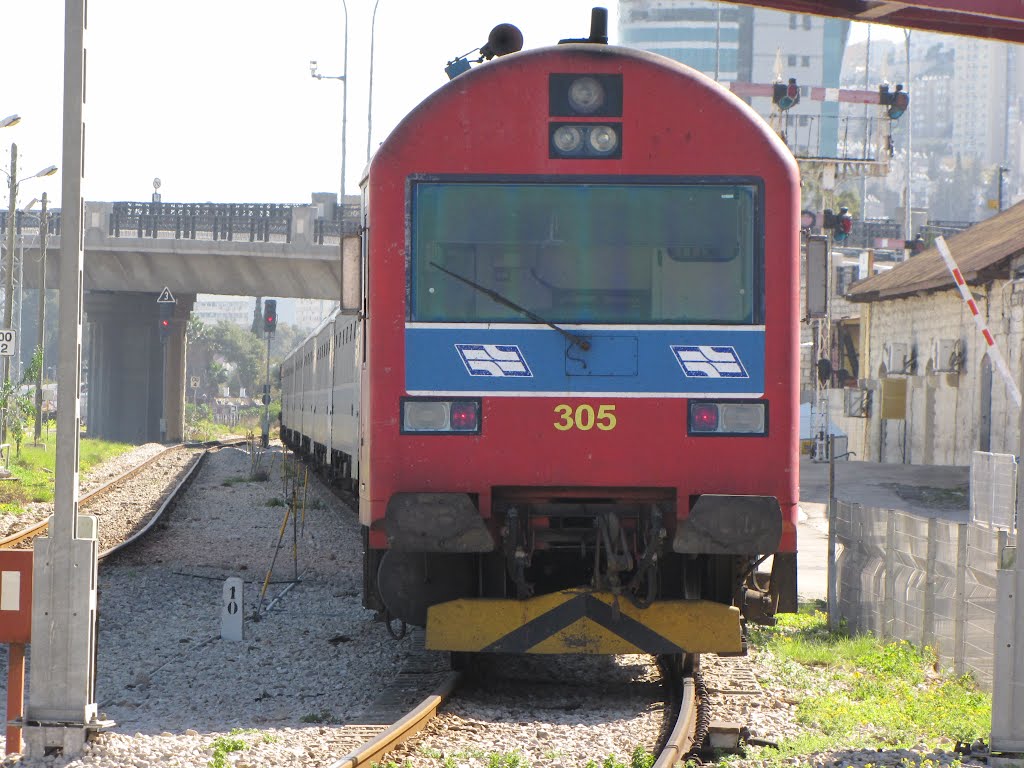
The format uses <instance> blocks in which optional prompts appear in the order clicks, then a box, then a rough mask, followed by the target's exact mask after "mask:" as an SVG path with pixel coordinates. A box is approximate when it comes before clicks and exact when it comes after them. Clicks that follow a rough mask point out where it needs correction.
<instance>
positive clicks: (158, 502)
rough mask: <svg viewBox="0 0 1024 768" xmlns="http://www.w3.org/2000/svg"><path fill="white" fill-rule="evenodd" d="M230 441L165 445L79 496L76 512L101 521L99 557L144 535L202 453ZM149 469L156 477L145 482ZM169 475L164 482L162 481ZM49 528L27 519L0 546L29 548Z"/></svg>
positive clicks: (187, 477) (175, 495)
mask: <svg viewBox="0 0 1024 768" xmlns="http://www.w3.org/2000/svg"><path fill="white" fill-rule="evenodd" d="M234 442H236V441H225V442H224V443H214V444H207V445H205V446H196V445H188V444H178V445H171V446H168V447H166V448H165V449H164V450H162V451H160V452H159V453H157V454H155V455H153V456H150V457H149V458H147V459H146V460H145V461H142V462H141V463H139V464H138V465H136V466H134V467H132V468H131V469H129V470H128V471H126V472H124V473H122V474H120V475H118V476H117V477H115V478H113V479H112V480H110V481H108V482H106V483H104V484H103V485H101V486H99V487H98V488H95V489H93V490H91V491H89V492H87V493H84V494H82V496H81V497H80V498H79V510H80V511H81V512H82V513H86V514H96V515H97V516H99V517H100V519H101V521H102V523H103V524H101V525H100V526H99V534H98V535H99V548H100V554H99V558H100V559H103V558H105V557H107V556H109V555H110V554H112V553H114V552H116V551H118V550H119V549H121V548H122V547H124V546H127V545H128V544H130V543H132V542H134V541H135V540H137V539H138V538H140V537H141V536H143V535H145V534H146V532H147V531H149V530H150V529H151V528H152V526H153V525H155V524H156V522H157V521H158V520H159V519H160V516H161V515H162V514H163V512H164V511H165V510H166V509H167V508H168V507H170V506H171V505H173V503H174V500H175V498H176V497H177V495H178V493H179V492H180V490H181V489H182V488H183V487H184V486H185V485H187V483H188V482H189V480H190V479H191V478H192V477H193V476H194V474H195V471H196V470H197V469H198V467H199V465H200V463H201V462H202V459H203V457H204V456H205V454H206V451H207V450H209V449H210V448H217V447H221V446H222V445H228V444H234ZM151 472H153V473H155V474H156V477H155V478H153V479H152V480H147V479H146V478H147V477H148V473H151ZM168 478H169V479H170V482H169V483H168V482H166V481H167V480H168ZM133 481H135V482H133ZM149 486H152V487H149ZM140 489H144V490H140ZM154 490H155V493H154ZM112 510H113V512H112ZM48 526H49V521H48V519H43V520H39V521H37V522H35V523H31V524H29V525H27V526H25V527H24V528H22V529H20V530H18V531H16V532H14V533H12V534H9V535H8V536H6V537H4V538H2V539H0V549H6V548H10V549H25V548H28V547H30V546H31V542H32V539H34V538H35V537H36V536H41V535H43V534H45V533H46V531H47V528H48Z"/></svg>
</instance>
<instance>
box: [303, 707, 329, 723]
mask: <svg viewBox="0 0 1024 768" xmlns="http://www.w3.org/2000/svg"><path fill="white" fill-rule="evenodd" d="M299 722H302V723H334V722H337V718H336V717H335V716H334V713H332V712H331V711H330V710H327V709H321V710H320V711H319V712H310V713H309V714H308V715H303V716H302V717H300V718H299Z"/></svg>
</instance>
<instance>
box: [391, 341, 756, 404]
mask: <svg viewBox="0 0 1024 768" xmlns="http://www.w3.org/2000/svg"><path fill="white" fill-rule="evenodd" d="M568 333H570V334H573V335H575V336H577V337H579V338H581V339H585V340H586V342H587V343H588V344H589V345H590V349H588V350H584V349H582V348H581V347H580V345H579V344H577V343H574V342H573V341H572V340H570V339H569V338H567V337H566V336H564V335H563V334H561V333H559V332H558V331H556V330H554V329H552V328H545V327H538V326H523V327H521V328H510V327H508V326H507V325H506V326H502V327H500V328H488V327H485V326H469V327H458V326H451V325H443V326H440V325H439V326H437V327H431V326H425V325H423V324H417V325H414V326H407V327H406V329H405V349H406V361H405V386H406V390H407V391H408V392H411V393H420V394H429V393H431V392H446V393H448V392H464V393H480V394H493V395H502V394H504V395H528V394H530V393H538V394H540V393H570V394H571V393H579V394H581V395H586V394H592V393H593V394H596V393H619V394H623V395H652V394H659V395H666V396H681V397H693V396H700V397H704V396H725V397H729V396H733V397H756V396H758V395H761V394H762V393H763V392H764V368H765V351H764V345H765V335H764V330H763V329H762V328H754V329H742V330H741V329H735V328H727V327H723V328H711V327H707V326H703V327H700V328H686V327H679V328H672V329H665V328H657V329H645V328H643V327H634V328H629V329H625V328H624V329H622V330H618V329H615V330H608V329H602V330H598V331H589V330H587V329H577V328H572V329H571V330H568Z"/></svg>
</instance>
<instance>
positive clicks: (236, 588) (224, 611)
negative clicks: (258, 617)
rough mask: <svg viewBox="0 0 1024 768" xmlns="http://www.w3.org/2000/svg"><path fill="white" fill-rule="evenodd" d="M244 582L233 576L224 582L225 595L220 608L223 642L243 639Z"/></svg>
mask: <svg viewBox="0 0 1024 768" xmlns="http://www.w3.org/2000/svg"><path fill="white" fill-rule="evenodd" d="M243 615H244V611H243V610H242V580H241V579H240V578H238V577H237V576H232V577H231V578H230V579H227V580H225V581H224V594H223V596H222V599H221V608H220V637H221V640H241V639H242V617H243Z"/></svg>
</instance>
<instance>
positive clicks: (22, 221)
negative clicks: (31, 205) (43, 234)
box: [0, 208, 60, 236]
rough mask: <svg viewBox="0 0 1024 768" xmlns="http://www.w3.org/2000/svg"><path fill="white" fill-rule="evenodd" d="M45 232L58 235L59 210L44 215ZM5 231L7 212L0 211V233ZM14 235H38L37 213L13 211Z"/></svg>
mask: <svg viewBox="0 0 1024 768" xmlns="http://www.w3.org/2000/svg"><path fill="white" fill-rule="evenodd" d="M46 218H47V222H48V223H47V227H46V231H47V232H48V233H49V234H51V235H59V234H60V209H59V208H58V209H57V210H55V211H48V212H47V214H46ZM6 231H7V211H0V233H2V232H6ZM14 233H15V234H16V235H19V236H20V235H23V234H24V235H38V234H39V211H15V214H14Z"/></svg>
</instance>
